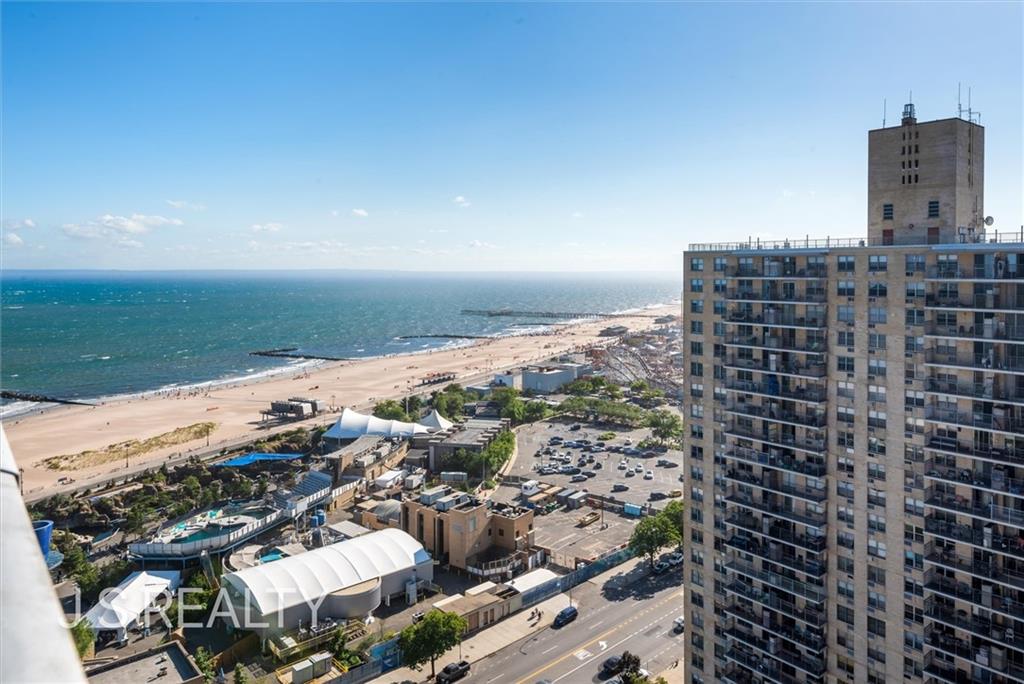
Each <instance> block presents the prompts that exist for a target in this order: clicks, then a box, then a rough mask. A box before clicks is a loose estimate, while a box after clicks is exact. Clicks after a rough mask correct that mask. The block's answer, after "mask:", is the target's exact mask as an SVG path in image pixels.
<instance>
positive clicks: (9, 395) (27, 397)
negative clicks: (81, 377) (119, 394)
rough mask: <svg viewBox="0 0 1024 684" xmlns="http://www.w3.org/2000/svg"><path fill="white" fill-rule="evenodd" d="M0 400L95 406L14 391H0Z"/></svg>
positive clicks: (86, 402)
mask: <svg viewBox="0 0 1024 684" xmlns="http://www.w3.org/2000/svg"><path fill="white" fill-rule="evenodd" d="M0 399H13V400H15V401H34V402H36V403H39V404H72V405H75V406H95V404H92V403H90V402H88V401H76V400H74V399H60V398H58V397H48V396H46V395H44V394H32V393H31V392H18V391H15V390H3V391H0Z"/></svg>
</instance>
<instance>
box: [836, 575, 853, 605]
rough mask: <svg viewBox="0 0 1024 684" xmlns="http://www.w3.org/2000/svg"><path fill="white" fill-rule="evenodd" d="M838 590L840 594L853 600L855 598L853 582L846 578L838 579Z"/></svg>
mask: <svg viewBox="0 0 1024 684" xmlns="http://www.w3.org/2000/svg"><path fill="white" fill-rule="evenodd" d="M836 592H838V594H839V595H840V596H844V597H846V598H848V599H851V600H852V599H853V598H854V592H853V582H847V581H845V580H837V581H836Z"/></svg>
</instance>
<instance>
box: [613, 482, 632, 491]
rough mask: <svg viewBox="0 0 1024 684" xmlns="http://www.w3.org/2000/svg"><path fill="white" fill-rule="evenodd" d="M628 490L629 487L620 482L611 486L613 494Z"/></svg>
mask: <svg viewBox="0 0 1024 684" xmlns="http://www.w3.org/2000/svg"><path fill="white" fill-rule="evenodd" d="M628 489H629V485H624V484H622V483H621V482H616V483H615V484H613V485H612V491H613V492H624V491H626V490H628Z"/></svg>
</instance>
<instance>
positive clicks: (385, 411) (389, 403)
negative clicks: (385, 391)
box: [373, 399, 409, 421]
mask: <svg viewBox="0 0 1024 684" xmlns="http://www.w3.org/2000/svg"><path fill="white" fill-rule="evenodd" d="M373 415H375V416H377V417H378V418H383V419H384V420H401V421H408V420H409V416H408V415H406V413H405V409H403V408H402V405H401V404H399V403H398V402H397V401H395V400H394V399H385V400H384V401H382V402H379V403H378V404H377V405H376V406H374V407H373Z"/></svg>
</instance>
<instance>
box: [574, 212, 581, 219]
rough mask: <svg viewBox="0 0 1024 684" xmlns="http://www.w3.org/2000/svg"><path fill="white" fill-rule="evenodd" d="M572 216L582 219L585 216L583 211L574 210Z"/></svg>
mask: <svg viewBox="0 0 1024 684" xmlns="http://www.w3.org/2000/svg"><path fill="white" fill-rule="evenodd" d="M572 217H573V218H574V219H581V218H583V212H582V211H574V212H572Z"/></svg>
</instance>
